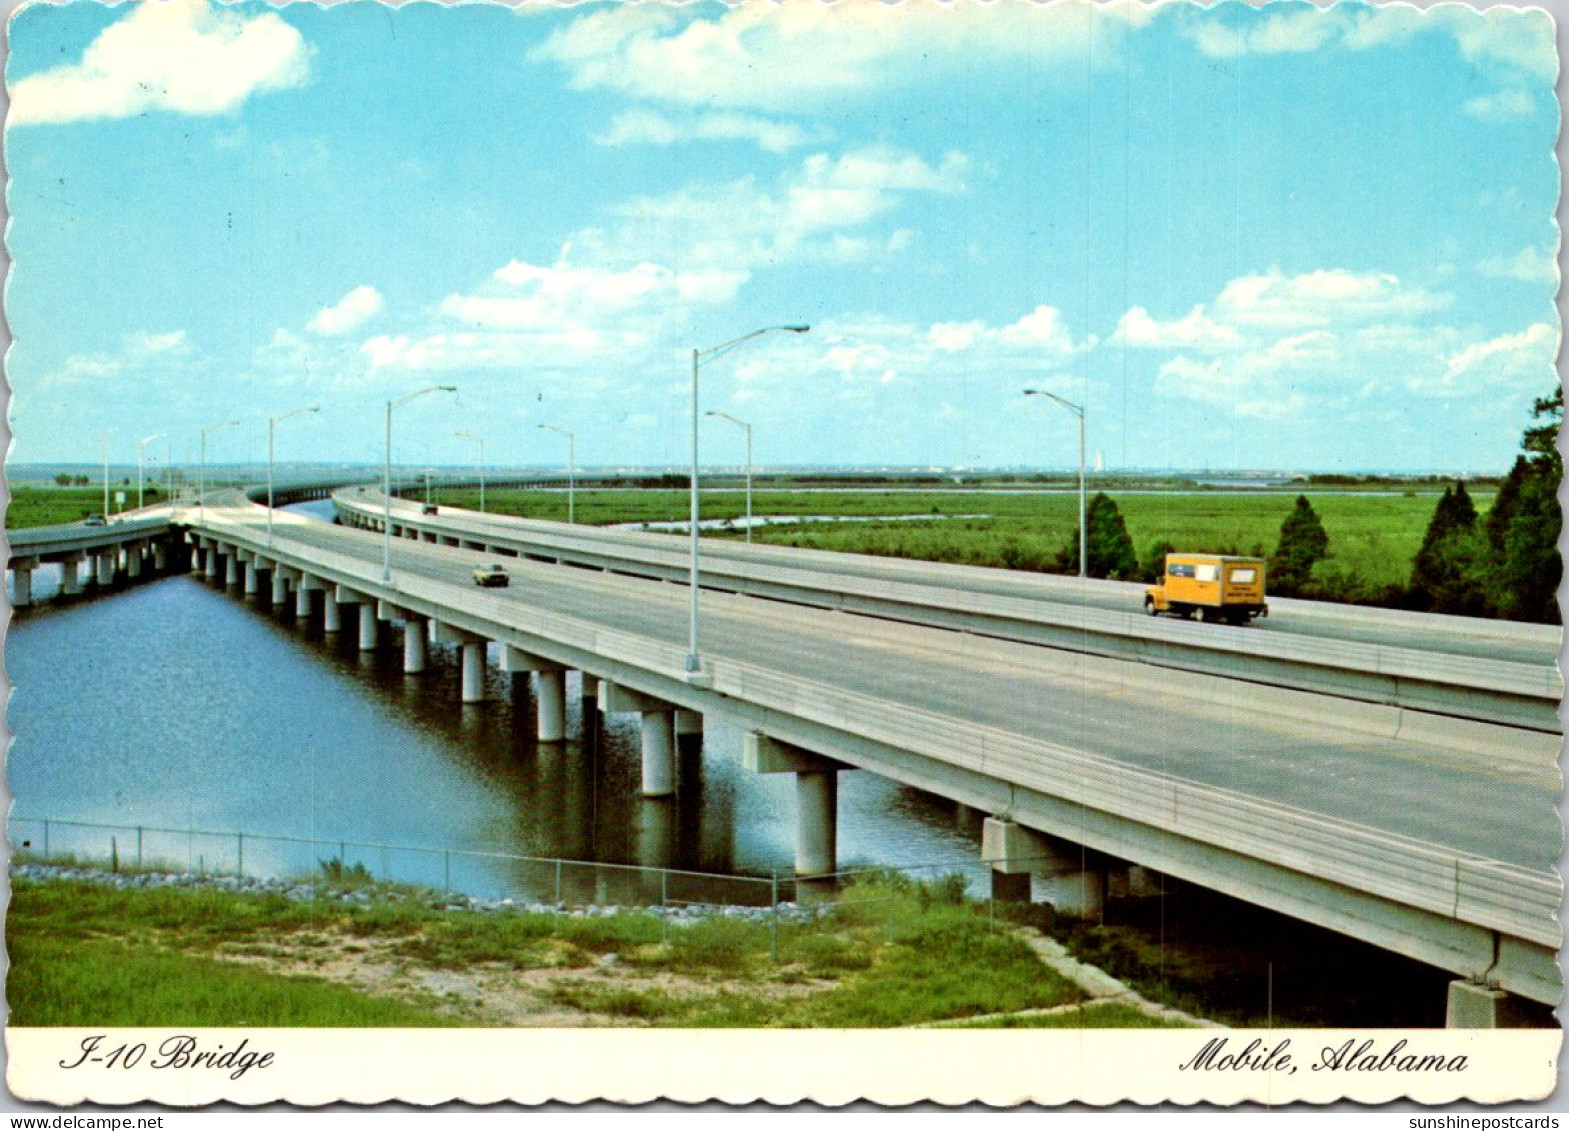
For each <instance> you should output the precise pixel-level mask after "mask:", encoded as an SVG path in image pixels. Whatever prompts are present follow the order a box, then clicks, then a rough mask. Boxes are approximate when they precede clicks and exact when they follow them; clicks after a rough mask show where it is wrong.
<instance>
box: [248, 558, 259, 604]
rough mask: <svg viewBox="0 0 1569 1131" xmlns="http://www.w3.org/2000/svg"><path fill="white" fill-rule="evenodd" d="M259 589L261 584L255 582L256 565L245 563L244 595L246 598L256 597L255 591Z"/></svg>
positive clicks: (257, 581)
mask: <svg viewBox="0 0 1569 1131" xmlns="http://www.w3.org/2000/svg"><path fill="white" fill-rule="evenodd" d="M260 588H261V582H260V581H259V580H257V577H256V563H255V562H246V563H245V595H246V596H247V597H254V596H256V593H257V590H259V589H260Z"/></svg>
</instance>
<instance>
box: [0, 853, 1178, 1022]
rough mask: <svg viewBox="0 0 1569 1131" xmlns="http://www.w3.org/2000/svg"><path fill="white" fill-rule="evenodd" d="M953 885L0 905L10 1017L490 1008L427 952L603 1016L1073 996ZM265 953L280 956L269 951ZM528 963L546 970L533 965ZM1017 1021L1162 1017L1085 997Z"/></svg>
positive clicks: (312, 1017)
mask: <svg viewBox="0 0 1569 1131" xmlns="http://www.w3.org/2000/svg"><path fill="white" fill-rule="evenodd" d="M958 892H959V889H958V888H957V887H956V886H955V885H953V884H952V883H936V884H929V885H921V884H917V883H913V882H910V881H908V880H903V879H901V878H899V877H896V876H886V877H885V876H880V875H878V876H872V877H869V878H867V879H865V880H863V881H860V882H858V883H856V884H853V885H851V886H850V887H849V888H848V889H847V890H846V891H845V892H844V893H842V895H841V899H840V902H839V903H838V905H837V906H836V908H835V910H834V912H833V913H832V914H831V915H828V916H825V917H823V918H821V919H816V920H810V921H804V922H790V921H786V922H784V923H782V924H780V925H779V929H778V934H777V937H775V936H774V935H773V933H772V932H771V929H770V925H769V924H768V923H767V922H766V921H764V920H758V919H742V918H724V917H715V918H705V919H700V920H697V921H695V922H691V923H686V924H666V923H664V922H662V921H661V920H660V919H658V918H657V917H655V916H653V915H651V914H647V913H643V912H637V911H623V912H618V913H615V914H610V915H603V916H600V915H595V916H584V917H574V916H567V915H558V914H541V913H522V912H517V913H482V912H468V911H443V910H438V909H435V908H434V907H433V906H431V905H429V904H426V903H422V902H420V901H419V900H417V899H405V900H404V901H401V902H385V901H383V902H373V903H370V904H368V905H364V906H356V905H345V904H343V903H334V902H325V901H323V902H314V903H310V902H307V903H296V902H291V901H289V900H287V899H285V898H283V897H282V896H262V895H252V894H235V893H228V892H222V891H214V890H180V889H169V888H162V889H148V890H118V889H115V888H111V887H108V886H103V885H95V884H90V883H85V882H80V881H60V880H56V881H48V882H38V881H33V880H28V879H25V878H20V877H17V878H15V881H14V884H13V894H12V904H11V907H10V911H9V917H8V921H7V942H8V944H9V946H10V951H11V971H10V975H9V981H8V993H9V996H10V1005H11V1024H13V1025H25V1026H51V1025H53V1026H60V1025H72V1026H75V1025H95V1026H102V1025H115V1026H146V1025H159V1026H163V1025H170V1026H172V1025H257V1026H269V1025H275V1026H371V1025H375V1026H394V1025H412V1026H426V1025H450V1024H468V1025H481V1026H483V1025H495V1024H500V1023H502V1022H501V1021H499V1020H498V1019H497V1018H496V1016H495V1015H494V1014H493V1013H492V1012H490V1011H487V1009H486V1007H485V1003H484V1002H483V1001H478V1002H474V1001H470V1002H467V1003H458V1004H454V1003H453V1002H450V1001H446V1000H444V999H442V998H440V997H438V996H437V995H435V994H432V993H430V992H428V991H422V990H419V989H418V988H417V987H418V983H419V979H420V978H421V977H422V972H431V971H446V972H461V973H464V974H466V975H469V976H472V977H476V978H478V977H483V978H486V979H490V983H489V984H490V985H491V986H493V987H498V989H497V991H496V992H503V991H504V990H505V989H506V986H505V983H506V980H507V979H509V978H512V979H518V978H521V976H522V975H523V974H525V973H526V974H530V975H531V976H533V977H534V978H535V979H536V981H534V982H530V983H529V985H530V986H531V987H533V988H532V989H530V990H529V991H528V992H530V993H533V994H535V995H537V996H538V998H539V1000H540V1001H541V1003H543V1006H542V1007H548V1008H558V1009H559V1008H567V1009H570V1010H573V1011H576V1012H578V1013H582V1014H587V1015H589V1016H590V1017H591V1018H598V1019H599V1023H603V1024H609V1023H629V1022H630V1023H638V1024H655V1025H679V1026H687V1027H808V1026H812V1027H855V1028H865V1027H889V1026H902V1025H918V1024H925V1023H929V1022H937V1021H950V1020H963V1019H965V1018H982V1017H986V1018H992V1017H996V1016H997V1015H1006V1014H1011V1013H1016V1012H1020V1011H1036V1010H1043V1009H1052V1008H1056V1007H1062V1006H1071V1005H1074V1004H1075V1003H1077V1002H1079V1001H1081V1000H1083V996H1084V995H1083V994H1082V992H1081V991H1080V990H1079V989H1078V988H1077V987H1076V986H1074V985H1073V984H1072V983H1070V982H1068V981H1066V980H1065V979H1063V978H1061V977H1059V976H1058V975H1056V974H1055V973H1053V972H1052V971H1051V970H1050V969H1048V968H1047V967H1046V966H1044V965H1043V964H1042V963H1041V962H1040V960H1039V959H1038V958H1037V957H1036V956H1035V954H1034V953H1033V952H1032V951H1031V950H1030V948H1029V947H1028V946H1027V945H1026V943H1025V942H1024V941H1023V940H1022V938H1021V937H1020V936H1019V934H1018V930H1017V928H1015V927H1013V926H1011V925H1009V924H1006V923H1002V922H994V921H993V920H992V919H990V917H989V916H988V915H987V913H986V911H985V907H984V905H983V904H976V903H973V902H967V901H964V900H963V899H962V898H961V897H960V895H959V894H958ZM775 945H777V948H778V961H777V962H776V961H775V960H774V957H773V950H774V947H775ZM366 951H371V952H373V954H374V956H375V961H376V962H377V963H378V964H383V965H386V966H389V967H392V968H395V969H396V970H398V971H399V977H398V978H397V979H394V983H395V984H393V985H392V986H391V988H390V989H388V990H387V991H386V992H378V993H374V994H372V993H367V992H361V991H360V990H358V989H355V988H353V987H351V986H349V985H346V984H342V983H340V982H334V981H332V980H329V979H328V978H327V977H324V976H316V975H315V974H314V973H307V974H305V975H301V974H300V973H298V972H297V971H298V970H300V969H303V970H305V971H308V972H309V971H314V970H316V969H319V968H322V967H324V966H326V965H328V964H329V963H330V962H331V961H333V960H336V959H342V958H343V957H344V956H345V955H346V954H361V953H364V952H366ZM279 958H287V959H290V960H291V961H292V963H293V965H292V966H289V967H288V969H290V970H291V971H296V972H293V973H289V974H282V973H278V972H276V970H272V971H270V970H268V969H267V968H266V963H267V962H268V961H269V960H274V959H279ZM541 972H551V973H552V974H553V975H558V976H555V977H552V978H551V979H550V980H548V981H546V982H543V983H541V982H539V981H538V980H537V979H538V976H539V974H540V973H541ZM607 972H608V973H607ZM1074 1019H1077V1021H1076V1022H1075V1021H1074ZM1018 1023H1019V1024H1028V1025H1042V1024H1071V1023H1077V1024H1080V1025H1083V1026H1086V1027H1101V1026H1123V1025H1137V1024H1141V1023H1143V1024H1148V1025H1149V1026H1159V1025H1162V1024H1164V1022H1161V1021H1159V1020H1156V1019H1151V1018H1142V1019H1141V1017H1140V1016H1138V1015H1133V1016H1125V1015H1123V1014H1122V1013H1116V1014H1113V1013H1102V1012H1098V1011H1093V1010H1092V1011H1086V1012H1084V1013H1083V1014H1078V1013H1074V1012H1070V1013H1067V1014H1063V1015H1059V1016H1058V1017H1056V1019H1049V1018H1047V1019H1042V1018H1034V1017H1027V1018H1021V1019H1020V1020H1019V1022H1018Z"/></svg>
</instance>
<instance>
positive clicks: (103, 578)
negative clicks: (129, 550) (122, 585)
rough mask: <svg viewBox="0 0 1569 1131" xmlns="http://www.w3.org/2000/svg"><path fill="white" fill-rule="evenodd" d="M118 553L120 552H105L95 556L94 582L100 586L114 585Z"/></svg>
mask: <svg viewBox="0 0 1569 1131" xmlns="http://www.w3.org/2000/svg"><path fill="white" fill-rule="evenodd" d="M118 553H119V551H118V550H105V551H100V552H99V553H96V554H94V555H93V567H94V580H96V581H97V582H98V584H99V585H112V584H114V559H115V556H116V555H117V554H118Z"/></svg>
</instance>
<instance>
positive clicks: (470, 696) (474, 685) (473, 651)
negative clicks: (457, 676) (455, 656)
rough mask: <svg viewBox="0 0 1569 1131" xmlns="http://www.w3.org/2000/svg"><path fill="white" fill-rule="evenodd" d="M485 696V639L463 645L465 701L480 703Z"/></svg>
mask: <svg viewBox="0 0 1569 1131" xmlns="http://www.w3.org/2000/svg"><path fill="white" fill-rule="evenodd" d="M484 698H485V641H483V640H473V641H468V642H466V643H464V645H463V702H465V703H478V702H479V701H480V700H482V699H484Z"/></svg>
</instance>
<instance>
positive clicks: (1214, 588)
mask: <svg viewBox="0 0 1569 1131" xmlns="http://www.w3.org/2000/svg"><path fill="white" fill-rule="evenodd" d="M1144 611H1145V612H1147V613H1148V614H1149V615H1150V616H1155V615H1156V614H1157V613H1174V614H1176V615H1177V616H1179V617H1182V618H1184V619H1187V618H1189V617H1192V616H1193V615H1194V614H1195V613H1197V614H1198V616H1199V618H1200V619H1202V620H1206V621H1225V622H1226V623H1227V624H1247V623H1248V621H1250V620H1252V619H1253V618H1254V617H1267V616H1268V615H1269V606H1268V605H1267V604H1265V602H1264V559H1263V558H1238V557H1232V556H1230V555H1227V554H1167V555H1166V576H1165V577H1163V578H1162V579H1161V583H1160V584H1159V585H1151V586H1150V587H1149V588H1148V589H1146V590H1145V591H1144Z"/></svg>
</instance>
